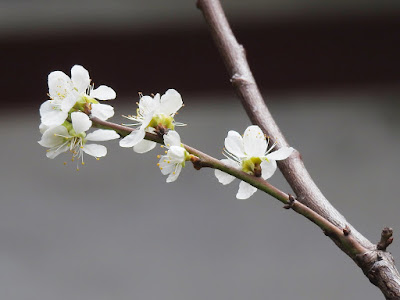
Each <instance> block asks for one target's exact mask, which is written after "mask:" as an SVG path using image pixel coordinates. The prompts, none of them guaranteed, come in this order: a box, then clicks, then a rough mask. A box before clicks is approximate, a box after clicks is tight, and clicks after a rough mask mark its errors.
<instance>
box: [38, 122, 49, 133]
mask: <svg viewBox="0 0 400 300" xmlns="http://www.w3.org/2000/svg"><path fill="white" fill-rule="evenodd" d="M49 128H50V126H47V125H45V124H43V123H40V125H39V131H40V133H41V134H43V133H44V132H45V131H46V130H47V129H49Z"/></svg>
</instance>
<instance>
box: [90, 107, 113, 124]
mask: <svg viewBox="0 0 400 300" xmlns="http://www.w3.org/2000/svg"><path fill="white" fill-rule="evenodd" d="M91 113H92V116H93V117H96V118H99V119H100V120H107V119H109V118H111V117H112V116H113V115H114V107H112V106H111V105H108V104H100V103H94V104H92V110H91Z"/></svg>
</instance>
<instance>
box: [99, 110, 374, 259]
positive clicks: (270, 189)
mask: <svg viewBox="0 0 400 300" xmlns="http://www.w3.org/2000/svg"><path fill="white" fill-rule="evenodd" d="M91 120H92V122H93V126H95V127H98V128H103V129H113V130H115V131H117V132H118V133H119V134H120V135H121V136H126V135H128V134H129V133H130V132H132V131H134V130H135V129H133V128H130V127H126V126H123V125H119V124H115V123H112V122H108V121H103V120H100V119H98V118H96V117H91ZM145 139H147V140H150V141H153V142H156V143H159V144H163V143H164V142H163V139H162V138H160V137H159V136H158V135H156V134H152V133H149V132H146V136H145ZM183 146H184V147H185V149H186V150H187V151H188V152H189V153H190V154H192V155H193V157H192V158H191V162H192V163H193V166H194V167H195V169H197V170H200V169H201V168H205V167H208V168H213V169H218V170H221V171H223V172H225V173H228V174H230V175H232V176H234V177H236V178H238V179H240V180H243V181H245V182H247V183H249V184H251V185H252V186H254V187H256V188H257V189H259V190H261V191H263V192H265V193H267V194H269V195H271V196H272V197H274V198H275V199H277V200H279V201H281V202H282V203H283V204H285V208H291V209H293V210H294V211H295V212H297V213H298V214H300V215H303V216H304V217H306V218H307V219H309V220H310V221H311V222H313V223H314V224H316V225H317V226H318V227H320V228H321V229H322V231H323V232H324V233H325V235H327V236H329V237H330V238H332V239H333V240H335V241H338V242H340V243H341V244H343V247H346V249H348V251H351V252H352V255H353V256H354V257H355V256H356V255H360V254H362V253H364V252H365V251H366V249H365V248H364V247H363V246H362V245H360V244H359V243H358V242H357V240H356V239H354V237H353V236H349V235H346V234H344V233H343V230H342V229H340V228H338V227H337V226H335V225H334V224H332V223H331V222H329V221H328V220H327V219H325V218H324V217H322V216H320V215H319V214H318V213H317V212H315V211H313V210H312V209H310V208H309V207H307V206H306V205H304V204H303V203H301V202H299V201H297V200H295V199H294V198H293V196H291V195H289V194H286V193H285V192H283V191H281V190H280V189H278V188H276V187H275V186H273V185H271V184H270V183H269V182H267V181H266V180H264V179H262V178H261V177H256V176H252V175H249V174H247V173H245V172H243V171H241V170H239V169H236V168H233V167H231V166H228V165H226V164H224V163H223V162H221V161H220V160H218V159H216V158H214V157H212V156H210V155H208V154H206V153H204V152H202V151H200V150H197V149H195V148H193V147H190V146H188V145H185V144H183Z"/></svg>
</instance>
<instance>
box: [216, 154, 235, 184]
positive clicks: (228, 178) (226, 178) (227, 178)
mask: <svg viewBox="0 0 400 300" xmlns="http://www.w3.org/2000/svg"><path fill="white" fill-rule="evenodd" d="M221 161H222V162H223V163H224V164H226V165H228V166H231V167H233V168H236V169H238V168H240V166H239V164H238V163H236V162H234V161H232V160H229V159H221ZM214 175H215V177H217V179H218V181H219V182H220V183H222V184H223V185H227V184H229V183H231V182H232V181H233V180H234V179H235V177H234V176H232V175H229V174H228V173H225V172H222V171H220V170H217V169H215V171H214Z"/></svg>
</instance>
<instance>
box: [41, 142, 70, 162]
mask: <svg viewBox="0 0 400 300" xmlns="http://www.w3.org/2000/svg"><path fill="white" fill-rule="evenodd" d="M68 149H69V147H68V145H67V144H65V145H63V146H61V145H60V147H58V148H54V149H49V150H48V151H47V153H46V156H47V157H48V158H51V159H53V158H55V157H56V156H58V155H59V154H61V153H64V152H67V151H68Z"/></svg>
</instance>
